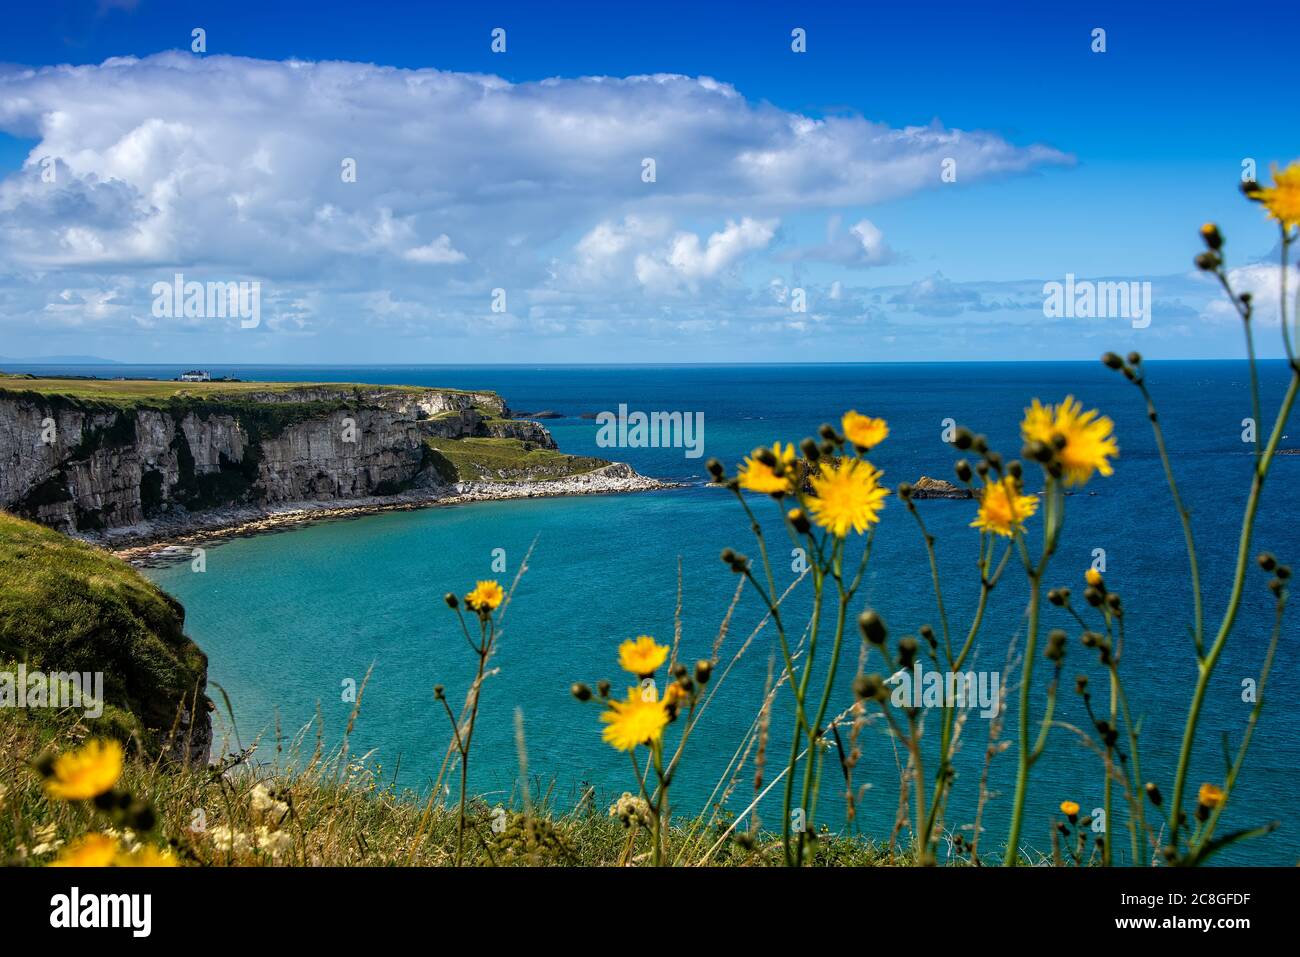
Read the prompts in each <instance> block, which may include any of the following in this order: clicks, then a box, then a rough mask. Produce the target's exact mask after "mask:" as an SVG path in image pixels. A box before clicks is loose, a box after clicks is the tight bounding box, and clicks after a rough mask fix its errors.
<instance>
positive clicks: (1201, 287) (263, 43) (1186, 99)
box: [0, 0, 1300, 365]
mask: <svg viewBox="0 0 1300 957" xmlns="http://www.w3.org/2000/svg"><path fill="white" fill-rule="evenodd" d="M1137 6H1138V5H1135V4H1131V3H1123V4H1120V3H1116V4H1111V3H1068V2H1065V3H1052V4H1043V3H1024V4H1021V3H1015V2H1005V3H999V4H996V5H989V4H973V3H943V2H935V3H928V4H925V5H924V6H923V7H918V6H916V5H913V4H880V3H870V4H867V3H864V4H843V3H824V4H808V3H765V2H750V3H745V4H725V3H721V4H708V5H706V4H700V3H671V2H656V3H653V4H646V5H632V4H628V5H624V4H609V3H565V4H560V3H553V4H536V3H532V4H493V3H476V4H472V5H471V4H463V5H456V6H453V5H449V4H443V3H432V2H427V0H426V2H420V3H385V4H382V5H365V4H356V3H351V2H347V3H342V2H324V0H318V2H313V3H309V4H308V3H279V4H267V3H245V2H239V0H228V2H223V3H221V4H198V3H187V2H179V0H169V2H162V0H75V2H74V0H68V2H49V3H43V4H21V5H13V6H12V7H11V8H9V9H7V10H6V14H5V19H6V29H5V31H4V32H3V34H0V357H7V358H34V357H42V356H56V355H70V354H75V355H95V356H102V357H104V358H108V359H114V360H118V361H125V362H137V363H142V362H164V363H184V364H187V365H189V364H201V363H203V362H208V363H213V364H216V363H234V364H239V363H248V364H254V363H269V364H279V363H298V362H301V363H314V364H319V363H329V364H343V365H349V364H362V363H419V362H429V363H462V362H464V363H475V362H482V363H513V362H519V363H568V362H573V363H599V362H620V363H621V362H662V363H676V362H774V361H790V362H810V361H921V360H965V359H1081V358H1094V357H1095V356H1096V355H1098V354H1099V353H1100V352H1102V351H1104V350H1105V349H1115V350H1117V351H1125V350H1128V349H1138V350H1140V351H1142V352H1143V353H1144V354H1145V355H1147V356H1150V357H1152V358H1157V357H1158V358H1202V357H1210V358H1219V357H1224V356H1236V355H1240V354H1241V352H1242V337H1241V329H1240V324H1239V322H1238V321H1237V320H1236V318H1235V314H1234V313H1233V311H1232V309H1231V307H1230V306H1229V305H1228V304H1227V302H1226V301H1225V300H1224V299H1223V296H1222V294H1221V292H1220V291H1219V290H1218V289H1217V287H1216V285H1215V284H1214V283H1213V282H1211V281H1210V280H1209V279H1208V278H1207V277H1206V276H1204V275H1202V274H1199V273H1198V272H1197V270H1196V269H1195V268H1194V267H1193V266H1192V258H1193V257H1194V256H1195V254H1196V253H1197V252H1199V240H1198V237H1197V229H1198V227H1199V226H1200V225H1201V223H1202V222H1204V221H1206V220H1213V221H1215V222H1217V223H1219V225H1220V227H1221V229H1222V230H1223V232H1224V234H1225V235H1226V237H1227V240H1228V244H1227V258H1228V261H1229V263H1230V264H1231V266H1232V267H1233V271H1232V277H1233V281H1234V283H1237V284H1240V285H1241V287H1242V288H1243V289H1251V290H1252V291H1253V292H1254V294H1255V296H1256V303H1257V307H1258V308H1257V313H1258V316H1259V318H1258V320H1257V321H1258V324H1259V326H1260V327H1261V330H1260V332H1259V334H1258V339H1259V343H1260V351H1261V353H1262V354H1264V355H1277V354H1280V347H1279V346H1278V344H1277V338H1278V337H1277V336H1276V334H1275V333H1276V329H1275V327H1276V325H1277V318H1276V317H1277V311H1278V309H1277V307H1278V296H1277V292H1276V288H1277V279H1278V275H1279V269H1278V267H1277V265H1276V263H1277V248H1278V231H1277V226H1276V224H1275V223H1271V222H1269V221H1267V219H1266V218H1265V217H1264V215H1263V213H1262V211H1261V210H1260V208H1259V207H1258V206H1256V205H1254V204H1252V203H1249V202H1247V201H1246V200H1244V199H1243V197H1242V196H1241V194H1240V192H1239V189H1238V187H1239V184H1240V182H1241V180H1242V178H1243V170H1248V169H1252V168H1253V169H1255V170H1257V175H1258V176H1259V178H1260V179H1262V180H1264V181H1266V182H1267V181H1268V179H1269V170H1270V166H1271V164H1282V165H1285V164H1286V163H1287V162H1289V161H1291V160H1293V159H1297V158H1300V135H1298V131H1300V123H1298V122H1297V120H1300V106H1297V101H1296V95H1295V93H1296V83H1295V72H1294V56H1293V49H1292V47H1293V44H1294V37H1295V32H1296V31H1295V28H1296V27H1297V26H1300V13H1297V12H1296V8H1295V7H1289V8H1288V7H1286V6H1285V5H1283V6H1277V7H1273V8H1270V9H1269V10H1268V11H1267V13H1261V14H1259V15H1258V16H1254V15H1252V16H1247V15H1243V14H1241V13H1240V12H1235V11H1233V10H1232V9H1230V8H1229V7H1226V6H1224V5H1222V4H1209V3H1202V2H1192V3H1180V4H1178V5H1177V6H1176V7H1175V6H1173V5H1166V4H1164V3H1151V4H1143V5H1141V8H1140V9H1134V8H1135V7H1137ZM196 30H197V31H201V34H199V37H200V38H201V43H200V42H199V40H198V39H196V33H195V31H196ZM1099 30H1100V31H1104V37H1103V38H1102V39H1104V49H1098V47H1099V46H1100V45H1101V41H1100V40H1099V34H1098V33H1097V31H1099ZM494 31H503V33H502V32H497V33H494ZM494 37H495V41H494ZM494 45H495V47H496V49H494ZM800 46H802V50H799V49H796V47H800ZM502 47H504V49H502ZM178 275H179V276H180V277H181V278H180V279H179V280H178V279H177V278H176V277H177V276H178ZM1067 277H1072V279H1067ZM1067 282H1072V283H1073V284H1074V285H1072V286H1070V288H1071V289H1072V290H1077V289H1086V288H1087V286H1088V284H1101V283H1112V284H1113V283H1120V282H1122V283H1125V284H1130V283H1131V284H1134V285H1131V286H1130V285H1125V286H1123V287H1118V286H1113V285H1112V286H1109V287H1102V288H1103V289H1105V288H1109V289H1110V290H1111V296H1110V298H1109V299H1107V296H1106V295H1105V294H1103V295H1102V296H1101V303H1103V304H1104V305H1103V306H1102V307H1100V308H1097V309H1094V310H1092V313H1091V314H1083V315H1080V314H1078V313H1079V312H1080V311H1082V312H1085V313H1086V312H1087V310H1086V309H1085V310H1077V309H1076V310H1073V311H1071V310H1063V312H1064V313H1065V314H1059V313H1058V312H1057V311H1055V310H1053V309H1051V308H1050V307H1048V306H1045V302H1047V301H1049V300H1050V299H1051V295H1050V289H1051V288H1052V287H1050V286H1048V285H1047V284H1050V283H1058V284H1061V286H1062V287H1064V286H1065V285H1066V283H1067ZM233 283H244V284H246V285H245V286H244V287H243V288H244V295H245V298H244V299H243V300H242V302H241V303H240V304H241V305H242V306H243V310H242V311H241V312H238V313H237V314H234V315H229V314H225V315H223V314H219V313H220V312H222V311H223V310H218V309H217V308H216V306H217V305H220V304H224V300H223V299H221V295H222V294H221V290H223V289H227V288H228V287H227V285H226V284H233ZM1144 283H1149V286H1144V285H1143V284H1144ZM187 284H189V285H187ZM1079 284H1083V285H1079ZM178 285H179V287H180V292H179V295H178V294H176V293H175V292H174V290H175V289H176V288H177V286H178ZM1121 288H1122V290H1123V291H1124V292H1125V293H1126V294H1127V293H1131V297H1126V298H1129V301H1128V302H1127V303H1126V302H1124V301H1123V300H1121V299H1118V298H1116V296H1117V295H1118V294H1117V293H1116V292H1115V290H1116V289H1121ZM196 290H197V291H198V293H199V295H192V293H193V292H195V291H196ZM187 300H188V301H187ZM224 311H225V312H229V310H224ZM1270 322H1271V324H1272V326H1273V327H1274V330H1273V333H1274V334H1269V331H1268V329H1267V327H1268V326H1269V324H1270Z"/></svg>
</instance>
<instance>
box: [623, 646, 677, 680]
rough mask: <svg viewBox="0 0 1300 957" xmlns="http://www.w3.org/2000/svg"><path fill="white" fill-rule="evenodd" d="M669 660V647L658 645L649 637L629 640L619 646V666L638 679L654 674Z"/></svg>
mask: <svg viewBox="0 0 1300 957" xmlns="http://www.w3.org/2000/svg"><path fill="white" fill-rule="evenodd" d="M667 658H668V646H667V645H661V644H658V643H657V642H656V641H655V640H654V639H653V638H651V637H650V636H649V635H639V636H638V637H637V638H636V640H635V641H634V640H633V639H631V638H629V639H628V640H627V641H625V642H623V643H622V644H621V645H619V646H618V666H619V667H620V668H622V669H623V670H624V671H630V672H632V674H634V675H636V676H637V677H638V678H647V677H649V676H650V675H652V674H654V673H655V669H657V668H658V667H659V666H660V665H662V664H663V663H664V661H665V660H667Z"/></svg>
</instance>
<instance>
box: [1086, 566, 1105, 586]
mask: <svg viewBox="0 0 1300 957" xmlns="http://www.w3.org/2000/svg"><path fill="white" fill-rule="evenodd" d="M1083 580H1084V581H1086V582H1087V583H1088V584H1089V585H1091V586H1092V587H1093V588H1101V587H1102V586H1103V585H1104V584H1105V583H1106V580H1105V579H1104V578H1102V577H1101V572H1099V571H1097V569H1095V568H1089V569H1088V570H1087V571H1086V572H1084V573H1083Z"/></svg>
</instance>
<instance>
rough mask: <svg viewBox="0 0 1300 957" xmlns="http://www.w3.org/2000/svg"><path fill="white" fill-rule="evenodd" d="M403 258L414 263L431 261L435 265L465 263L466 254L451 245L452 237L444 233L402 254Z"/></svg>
mask: <svg viewBox="0 0 1300 957" xmlns="http://www.w3.org/2000/svg"><path fill="white" fill-rule="evenodd" d="M402 256H403V258H405V259H408V260H410V261H411V262H413V263H429V264H430V265H434V266H446V265H449V264H451V263H463V262H464V261H465V254H464V253H463V252H461V251H460V250H459V249H454V248H453V247H452V245H451V237H450V236H448V235H447V234H446V233H443V234H442V235H441V236H439V237H438V238H437V239H435V240H434V241H433V242H431V243H429V244H428V245H426V246H416V247H415V248H414V249H408V250H407V251H406V252H404V253H403V254H402Z"/></svg>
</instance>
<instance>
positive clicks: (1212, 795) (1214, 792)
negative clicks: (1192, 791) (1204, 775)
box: [1196, 784, 1223, 808]
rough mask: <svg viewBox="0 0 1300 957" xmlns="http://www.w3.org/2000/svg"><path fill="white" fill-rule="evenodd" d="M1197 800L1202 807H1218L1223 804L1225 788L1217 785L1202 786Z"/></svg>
mask: <svg viewBox="0 0 1300 957" xmlns="http://www.w3.org/2000/svg"><path fill="white" fill-rule="evenodd" d="M1196 800H1197V803H1198V804H1200V805H1201V806H1202V807H1209V808H1215V807H1218V806H1219V805H1220V804H1222V803H1223V788H1221V787H1219V786H1218V785H1216V784H1202V785H1201V790H1200V793H1198V794H1197V795H1196Z"/></svg>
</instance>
